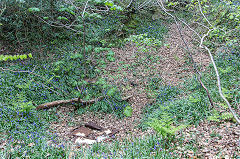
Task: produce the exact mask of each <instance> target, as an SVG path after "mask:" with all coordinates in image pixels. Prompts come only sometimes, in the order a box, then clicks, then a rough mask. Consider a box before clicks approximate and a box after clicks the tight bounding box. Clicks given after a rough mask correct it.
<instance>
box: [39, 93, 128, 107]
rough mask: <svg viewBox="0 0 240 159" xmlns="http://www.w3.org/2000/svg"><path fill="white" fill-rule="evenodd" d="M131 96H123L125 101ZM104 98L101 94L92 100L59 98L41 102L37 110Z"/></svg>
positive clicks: (87, 102)
mask: <svg viewBox="0 0 240 159" xmlns="http://www.w3.org/2000/svg"><path fill="white" fill-rule="evenodd" d="M131 97H132V95H131V96H127V97H124V98H122V101H125V100H128V99H129V98H131ZM103 98H104V96H100V97H98V98H96V99H91V100H88V101H84V100H82V99H79V98H73V99H69V100H57V101H53V102H50V103H44V104H40V105H38V106H37V107H36V109H37V110H40V109H49V108H52V107H56V106H58V105H60V104H69V103H73V102H76V103H79V104H80V103H81V104H82V105H90V104H93V103H95V102H97V101H100V100H102V99H103Z"/></svg>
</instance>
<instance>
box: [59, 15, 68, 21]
mask: <svg viewBox="0 0 240 159" xmlns="http://www.w3.org/2000/svg"><path fill="white" fill-rule="evenodd" d="M57 19H58V20H66V21H68V18H66V17H61V16H59V17H58V18H57Z"/></svg>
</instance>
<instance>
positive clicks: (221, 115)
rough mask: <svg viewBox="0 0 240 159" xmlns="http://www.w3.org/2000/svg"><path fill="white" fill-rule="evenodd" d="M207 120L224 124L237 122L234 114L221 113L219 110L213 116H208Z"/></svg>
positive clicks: (214, 111)
mask: <svg viewBox="0 0 240 159" xmlns="http://www.w3.org/2000/svg"><path fill="white" fill-rule="evenodd" d="M207 120H209V121H215V122H222V121H224V120H225V121H235V119H234V117H233V115H232V113H229V112H223V113H220V112H219V111H217V110H215V109H214V110H213V111H212V115H210V116H208V118H207Z"/></svg>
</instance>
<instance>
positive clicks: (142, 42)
mask: <svg viewBox="0 0 240 159" xmlns="http://www.w3.org/2000/svg"><path fill="white" fill-rule="evenodd" d="M125 42H132V43H134V44H135V45H136V46H138V47H139V51H140V52H144V53H146V52H149V51H150V50H151V49H153V50H155V51H156V48H157V47H160V46H162V41H161V40H159V39H156V38H148V35H147V34H146V33H145V34H139V35H130V37H129V38H126V39H125ZM149 47H151V49H150V48H149Z"/></svg>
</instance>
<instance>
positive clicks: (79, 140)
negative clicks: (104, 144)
mask: <svg viewBox="0 0 240 159" xmlns="http://www.w3.org/2000/svg"><path fill="white" fill-rule="evenodd" d="M95 142H96V140H90V139H81V138H77V139H76V140H75V143H76V144H79V145H81V144H94V143H95Z"/></svg>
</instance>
